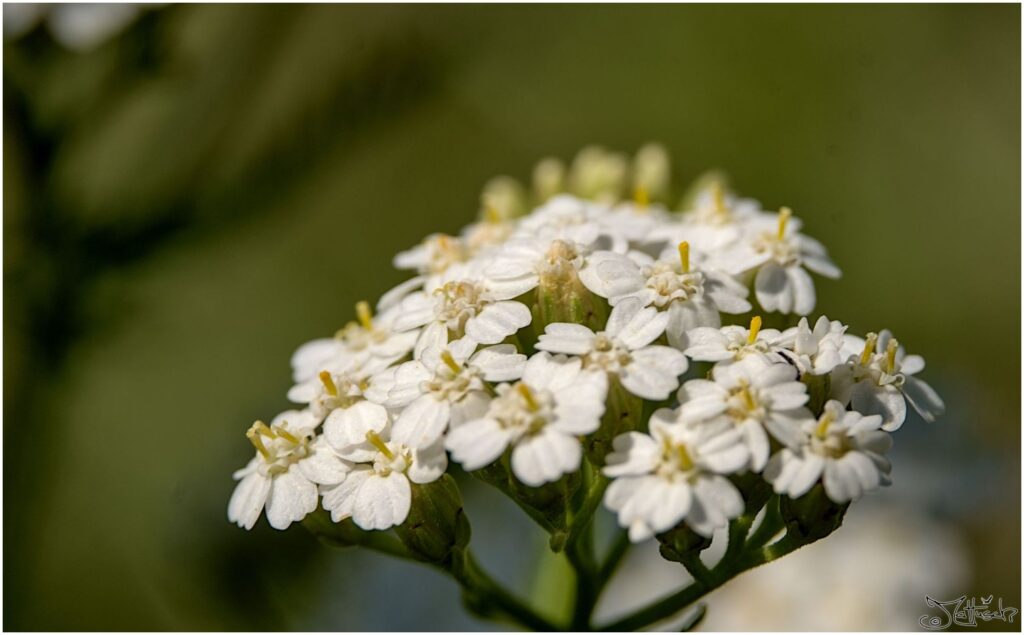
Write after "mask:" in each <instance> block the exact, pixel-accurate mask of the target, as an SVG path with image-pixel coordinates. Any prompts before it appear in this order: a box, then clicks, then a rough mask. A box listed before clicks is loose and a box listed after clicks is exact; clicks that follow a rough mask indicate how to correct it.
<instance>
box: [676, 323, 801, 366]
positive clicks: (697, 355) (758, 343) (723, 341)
mask: <svg viewBox="0 0 1024 635" xmlns="http://www.w3.org/2000/svg"><path fill="white" fill-rule="evenodd" d="M790 339H791V338H787V337H784V335H783V334H782V333H780V332H779V331H777V330H775V329H762V328H761V317H760V316H757V315H755V316H754V317H753V318H752V319H751V320H750V328H749V329H745V328H743V327H742V326H736V325H730V326H723V327H722V328H720V329H716V328H709V327H698V328H695V329H692V330H691V331H690V332H689V333H688V334H687V340H688V342H689V346H687V347H686V349H685V350H684V351H683V352H684V353H686V355H687V356H688V357H689V358H690V359H693V360H697V361H701V362H724V361H729V360H741V359H744V358H746V357H751V356H752V357H759V358H761V359H763V360H765V361H767V362H777V361H785V360H784V358H783V357H782V356H781V355H780V353H781V352H782V351H784V350H785V349H786V348H787V342H788V341H789V340H790Z"/></svg>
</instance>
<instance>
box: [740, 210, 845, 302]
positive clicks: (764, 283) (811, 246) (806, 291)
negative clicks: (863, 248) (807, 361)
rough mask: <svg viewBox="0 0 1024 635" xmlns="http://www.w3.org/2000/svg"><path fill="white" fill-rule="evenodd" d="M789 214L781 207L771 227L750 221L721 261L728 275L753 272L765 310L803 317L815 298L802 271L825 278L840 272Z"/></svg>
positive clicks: (808, 278)
mask: <svg viewBox="0 0 1024 635" xmlns="http://www.w3.org/2000/svg"><path fill="white" fill-rule="evenodd" d="M791 215H792V212H790V210H789V209H788V208H782V211H781V212H779V214H778V217H777V218H778V220H777V224H775V226H774V227H772V226H771V225H769V224H768V223H765V222H763V221H752V222H750V223H749V224H748V226H747V230H746V233H745V237H744V239H742V240H741V242H740V244H739V246H737V247H736V248H734V249H732V250H730V252H729V253H728V254H727V255H726V256H724V257H723V258H724V259H725V260H723V261H724V262H729V263H730V264H729V267H731V268H730V269H727V271H729V273H733V274H740V273H744V272H748V271H756V272H757V275H756V276H755V278H754V291H755V293H756V295H757V301H758V303H759V304H760V305H761V308H763V309H764V310H765V311H768V312H772V311H779V312H780V313H796V314H797V315H807V314H808V313H810V312H811V311H813V310H814V304H815V302H816V299H817V296H816V295H815V291H814V281H813V280H811V276H810V275H809V274H808V273H807V271H805V268H806V269H810V270H811V271H813V272H815V273H817V274H820V275H823V276H825V277H827V278H838V277H839V276H840V271H839V269H838V268H837V267H836V266H835V264H833V263H832V261H831V260H829V257H828V254H827V252H826V251H825V248H824V247H823V246H822V244H821V243H819V242H818V241H816V240H814V239H813V238H810V237H809V236H804V235H803V234H800V233H798V232H797V231H796V230H795V229H794V226H793V223H791V222H790V217H791Z"/></svg>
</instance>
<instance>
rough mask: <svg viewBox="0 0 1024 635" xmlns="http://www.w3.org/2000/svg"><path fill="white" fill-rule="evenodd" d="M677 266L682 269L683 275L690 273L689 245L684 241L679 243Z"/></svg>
mask: <svg viewBox="0 0 1024 635" xmlns="http://www.w3.org/2000/svg"><path fill="white" fill-rule="evenodd" d="M679 264H680V265H682V267H683V273H690V243H688V242H686V241H685V240H684V241H683V242H681V243H679Z"/></svg>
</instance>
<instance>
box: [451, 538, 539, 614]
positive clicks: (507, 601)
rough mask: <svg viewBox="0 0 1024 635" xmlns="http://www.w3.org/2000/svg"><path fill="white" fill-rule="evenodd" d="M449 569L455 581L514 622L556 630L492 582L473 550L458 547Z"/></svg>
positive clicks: (482, 602) (478, 599) (477, 598)
mask: <svg viewBox="0 0 1024 635" xmlns="http://www.w3.org/2000/svg"><path fill="white" fill-rule="evenodd" d="M452 560H453V562H452V565H451V567H450V569H449V571H450V572H451V573H452V575H453V576H455V579H456V581H458V583H459V584H460V585H462V587H463V589H465V590H466V591H467V592H468V593H471V594H473V595H474V596H475V599H476V600H477V601H478V602H480V603H481V604H483V605H485V606H492V607H494V608H496V609H498V610H499V611H501V612H502V613H504V614H505V615H506V616H507V617H509V618H511V619H512V620H514V621H515V622H516V623H518V624H520V625H522V626H525V627H526V628H529V629H531V630H534V631H556V630H559V629H558V628H556V627H555V626H554V625H553V624H552V623H551V622H549V621H548V620H546V619H544V618H543V617H541V616H540V615H538V614H537V613H536V612H535V611H534V610H533V609H532V608H530V607H529V606H527V605H526V604H525V603H523V602H522V601H520V600H519V599H518V598H516V597H515V596H513V595H512V594H511V593H509V592H508V591H507V590H505V588H504V587H502V586H501V585H500V584H498V583H497V582H495V581H494V580H493V579H492V578H491V577H490V576H489V575H488V574H487V572H486V571H484V570H483V569H482V568H481V567H480V565H479V564H478V563H477V562H476V559H475V558H474V557H473V554H472V553H470V552H469V551H468V550H467V551H461V550H460V551H458V552H457V553H456V554H454V556H453V558H452Z"/></svg>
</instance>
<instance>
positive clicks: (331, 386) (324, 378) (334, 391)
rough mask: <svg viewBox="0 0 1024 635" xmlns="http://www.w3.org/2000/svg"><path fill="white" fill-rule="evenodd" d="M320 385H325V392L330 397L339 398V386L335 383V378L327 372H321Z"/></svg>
mask: <svg viewBox="0 0 1024 635" xmlns="http://www.w3.org/2000/svg"><path fill="white" fill-rule="evenodd" d="M320 383H322V384H323V385H324V390H326V391H327V394H328V395H330V396H332V397H337V396H338V386H337V385H336V384H335V383H334V378H332V377H331V374H330V373H329V372H327V371H326V370H322V371H320Z"/></svg>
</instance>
